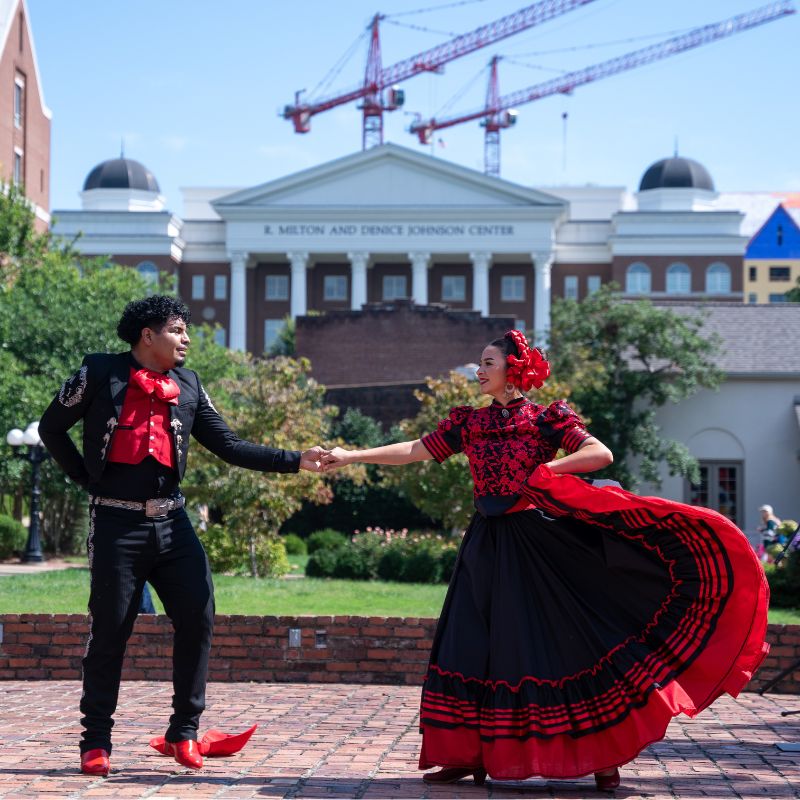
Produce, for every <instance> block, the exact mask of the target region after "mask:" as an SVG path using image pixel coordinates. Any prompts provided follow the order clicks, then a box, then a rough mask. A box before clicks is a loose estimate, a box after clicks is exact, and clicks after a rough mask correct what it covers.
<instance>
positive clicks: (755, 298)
mask: <svg viewBox="0 0 800 800" xmlns="http://www.w3.org/2000/svg"><path fill="white" fill-rule="evenodd" d="M747 302H748V303H758V295H757V294H756V293H755V292H750V294H748V295H747Z"/></svg>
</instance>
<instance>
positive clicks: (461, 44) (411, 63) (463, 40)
mask: <svg viewBox="0 0 800 800" xmlns="http://www.w3.org/2000/svg"><path fill="white" fill-rule="evenodd" d="M592 2H594V0H539V2H537V3H533V4H532V5H529V6H526V7H525V8H521V9H519V10H518V11H515V12H514V13H512V14H508V15H506V16H505V17H501V18H500V19H497V20H495V21H494V22H490V23H488V24H486V25H482V26H481V27H479V28H476V29H475V30H473V31H470V32H469V33H464V34H461V35H460V36H456V37H455V38H454V39H451V40H450V41H449V42H445V43H444V44H441V45H438V46H436V47H432V48H431V49H429V50H425V51H424V52H422V53H417V54H416V55H413V56H411V57H410V58H406V59H404V60H403V61H399V62H398V63H396V64H393V65H392V66H389V67H386V68H385V69H383V68H382V67H381V65H380V63H379V62H378V63H376V56H375V54H376V53H377V54H378V56H377V58H378V59H379V57H380V56H379V54H380V45H379V43H378V23H379V22H380V20H381V19H382V17H381V16H380V15H377V14H376V15H375V17H373V19H372V22H371V23H370V24H371V27H372V42H371V46H370V55H369V57H368V59H367V69H366V72H365V76H364V83H363V84H362V85H361V86H357V87H354V88H352V89H349V90H347V91H344V92H340V93H338V94H335V95H330V96H328V97H324V98H321V99H319V100H316V101H315V102H313V103H303V102H301V101H300V92H298V93H296V95H295V102H294V104H293V105H287V106H285V107H284V109H283V112H281V116H282V117H283V118H284V119H290V120H292V122H293V123H294V129H295V132H296V133H307V132H308V131H309V130H310V120H311V117H312V116H314V115H315V114H319V113H320V112H322V111H327V110H329V109H331V108H335V107H337V106H341V105H345V104H347V103H351V102H353V101H354V100H360V99H362V98H366V101H367V104H368V106H369V107H370V108H372V109H373V110H374V109H376V108H377V109H378V110H380V108H381V105H382V104H381V103H380V102H379V98H378V95H379V94H380V93H381V92H382V91H383V90H384V89H386V88H388V87H390V86H393V85H395V84H397V83H400V82H402V81H404V80H408V79H409V78H413V77H414V76H415V75H419V74H420V73H421V72H435V71H437V70H439V69H441V67H443V66H444V65H445V64H447V63H448V62H450V61H454V60H455V59H457V58H461V57H462V56H465V55H468V54H469V53H473V52H475V51H476V50H479V49H481V48H482V47H487V46H488V45H490V44H493V43H494V42H499V41H500V40H502V39H505V38H507V37H509V36H513V35H514V34H516V33H520V32H521V31H524V30H527V29H528V28H532V27H534V26H536V25H541V24H542V23H543V22H547V21H548V20H550V19H553V18H554V17H557V16H560V15H561V14H566V13H567V12H568V11H572V10H573V9H576V8H580V7H581V6H584V5H587V4H588V3H592ZM386 110H390V109H386Z"/></svg>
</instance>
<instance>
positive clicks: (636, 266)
mask: <svg viewBox="0 0 800 800" xmlns="http://www.w3.org/2000/svg"><path fill="white" fill-rule="evenodd" d="M625 291H626V292H627V293H628V294H650V267H648V266H647V264H643V263H642V262H641V261H636V262H635V263H633V264H631V265H630V266H629V267H628V269H627V271H626V272H625Z"/></svg>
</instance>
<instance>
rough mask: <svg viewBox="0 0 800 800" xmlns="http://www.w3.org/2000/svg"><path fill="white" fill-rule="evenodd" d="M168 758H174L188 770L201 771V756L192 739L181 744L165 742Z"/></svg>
mask: <svg viewBox="0 0 800 800" xmlns="http://www.w3.org/2000/svg"><path fill="white" fill-rule="evenodd" d="M166 749H167V755H168V756H175V760H176V761H177V762H178V763H179V764H180V765H181V766H182V767H189V769H202V768H203V756H202V755H200V748H199V747H198V746H197V742H196V741H195V740H194V739H185V740H184V741H182V742H166Z"/></svg>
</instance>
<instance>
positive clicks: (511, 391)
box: [506, 383, 515, 395]
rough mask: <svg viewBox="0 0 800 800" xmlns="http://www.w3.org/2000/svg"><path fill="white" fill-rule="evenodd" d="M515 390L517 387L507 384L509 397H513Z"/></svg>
mask: <svg viewBox="0 0 800 800" xmlns="http://www.w3.org/2000/svg"><path fill="white" fill-rule="evenodd" d="M514 388H515V387H514V384H513V383H507V384H506V394H507V395H513V394H514Z"/></svg>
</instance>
